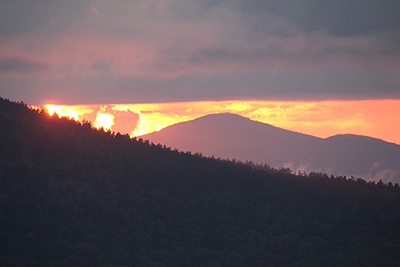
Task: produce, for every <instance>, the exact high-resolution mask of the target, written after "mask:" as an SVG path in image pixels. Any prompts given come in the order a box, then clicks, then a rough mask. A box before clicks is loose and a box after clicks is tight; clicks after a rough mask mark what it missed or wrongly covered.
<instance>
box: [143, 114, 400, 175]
mask: <svg viewBox="0 0 400 267" xmlns="http://www.w3.org/2000/svg"><path fill="white" fill-rule="evenodd" d="M142 138H143V139H148V140H150V141H152V142H154V143H156V144H157V143H160V144H165V145H167V146H170V147H171V148H177V149H179V150H182V151H191V152H193V153H196V152H198V153H202V154H203V155H205V156H215V157H220V158H229V159H236V160H240V161H253V162H256V163H267V164H269V165H270V166H271V167H275V168H280V167H289V168H290V169H291V170H293V171H302V172H304V171H305V172H323V173H327V174H333V175H347V176H355V177H361V178H363V179H365V180H376V181H378V180H380V179H382V180H383V181H384V182H399V181H400V164H399V162H400V146H399V145H396V144H392V143H388V142H385V141H382V140H379V139H375V138H371V137H366V136H358V135H350V134H346V135H336V136H332V137H329V138H326V139H322V138H318V137H314V136H311V135H306V134H301V133H297V132H293V131H289V130H284V129H281V128H277V127H274V126H272V125H269V124H265V123H261V122H256V121H252V120H250V119H248V118H244V117H241V116H239V115H235V114H230V113H222V114H213V115H207V116H204V117H201V118H197V119H195V120H193V121H189V122H183V123H178V124H175V125H172V126H169V127H167V128H164V129H162V130H161V131H159V132H154V133H151V134H148V135H145V136H143V137H142Z"/></svg>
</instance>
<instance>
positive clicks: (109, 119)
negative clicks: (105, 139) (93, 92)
mask: <svg viewBox="0 0 400 267" xmlns="http://www.w3.org/2000/svg"><path fill="white" fill-rule="evenodd" d="M113 124H114V116H113V115H111V114H107V113H101V112H97V116H96V120H95V122H94V124H93V125H94V127H96V128H98V129H100V128H103V129H104V130H111V126H113Z"/></svg>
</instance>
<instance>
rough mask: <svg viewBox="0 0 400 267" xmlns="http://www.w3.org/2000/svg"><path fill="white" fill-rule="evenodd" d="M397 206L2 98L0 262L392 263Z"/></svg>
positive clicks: (350, 188)
mask: <svg viewBox="0 0 400 267" xmlns="http://www.w3.org/2000/svg"><path fill="white" fill-rule="evenodd" d="M235 118H237V117H235ZM238 119H239V121H241V120H242V119H241V118H238ZM219 123H223V121H220V122H219ZM257 125H258V126H257V127H259V124H257ZM217 126H218V125H215V127H217ZM268 130H270V131H275V130H276V129H275V128H273V127H269V128H268ZM278 130H279V129H278ZM279 132H280V135H288V136H292V135H293V133H290V132H285V131H282V130H279ZM294 136H297V135H294ZM278 137H279V136H278ZM299 138H304V139H305V140H313V139H314V138H313V137H309V136H305V135H300V137H299ZM310 138H311V139H310ZM317 140H319V139H317ZM399 203H400V187H399V184H392V183H387V184H384V183H382V182H378V183H375V182H366V181H365V180H362V179H346V178H345V177H340V176H339V177H329V176H327V175H324V174H318V173H310V174H308V175H306V174H301V175H294V174H290V173H288V172H287V171H285V170H279V171H277V170H274V169H270V168H267V167H265V166H264V167H260V166H258V165H254V164H249V163H241V162H235V161H228V160H221V159H213V158H208V157H203V156H201V155H199V154H191V153H186V152H181V151H177V150H171V149H169V148H167V147H164V146H162V145H155V144H151V143H150V142H147V141H143V140H142V139H135V138H130V137H129V136H128V135H121V134H119V133H117V134H115V133H111V132H104V131H103V130H98V129H95V128H93V127H92V126H91V124H90V123H88V122H83V123H80V122H77V121H74V120H72V119H68V118H61V119H60V118H58V116H57V115H54V116H50V115H49V114H47V113H45V112H43V111H38V110H33V109H30V108H29V107H28V106H27V105H25V104H23V103H14V102H11V101H8V100H5V99H2V98H0V266H4V267H7V266H35V267H36V266H88V267H94V266H100V267H112V266H115V267H117V266H118V267H122V266H166V267H169V266H171V267H172V266H174V267H184V266H191V267H202V266H232V267H239V266H251V267H255V266H274V267H275V266H276V267H278V266H400V228H399V225H398V222H399V218H400V206H399V205H398V204H399Z"/></svg>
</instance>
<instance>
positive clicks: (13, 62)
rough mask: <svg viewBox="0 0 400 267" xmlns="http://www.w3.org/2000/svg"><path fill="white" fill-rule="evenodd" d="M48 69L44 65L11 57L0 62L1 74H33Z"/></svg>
mask: <svg viewBox="0 0 400 267" xmlns="http://www.w3.org/2000/svg"><path fill="white" fill-rule="evenodd" d="M46 69H48V66H47V65H46V64H43V63H38V62H34V61H30V60H27V59H24V58H19V57H11V58H6V59H3V60H0V73H3V74H5V73H32V72H42V71H44V70H46Z"/></svg>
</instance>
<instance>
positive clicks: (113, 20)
mask: <svg viewBox="0 0 400 267" xmlns="http://www.w3.org/2000/svg"><path fill="white" fill-rule="evenodd" d="M0 5H1V11H0V23H1V25H5V26H4V27H2V28H1V29H0V37H1V40H2V41H0V48H1V50H0V51H1V52H0V74H1V76H0V94H1V95H3V96H4V97H8V98H12V99H18V100H20V99H22V100H24V101H27V102H31V103H32V104H42V103H43V102H45V101H48V100H50V99H51V100H55V101H59V102H64V103H69V104H77V103H86V104H89V103H127V102H128V103H134V102H136V103H137V102H163V101H188V100H222V99H244V98H245V99H281V100H282V99H319V100H321V99H368V98H371V99H383V98H396V99H398V98H400V90H399V86H400V79H399V78H398V77H400V67H399V66H400V42H399V40H400V20H399V17H398V14H397V12H396V10H399V9H400V4H399V3H398V1H389V0H384V1H379V2H365V1H361V0H354V1H350V2H349V1H341V0H340V1H335V2H332V3H328V2H326V3H325V2H323V3H321V2H320V1H312V0H292V1H276V0H269V1H255V0H254V1H253V0H250V1H244V0H235V1H224V0H220V1H208V0H185V1H183V0H163V1H159V0H136V1H122V0H117V1H109V0H102V1H95V0H93V1H60V0H52V1H50V0H47V1H45V0H42V1H39V2H36V3H32V2H31V1H6V2H4V3H1V4H0ZM16 73H18V74H19V75H18V77H16V76H15V74H16ZM24 85H26V87H29V88H30V89H26V91H24V90H21V89H18V88H19V87H21V86H24ZM28 85H29V86H28Z"/></svg>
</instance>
